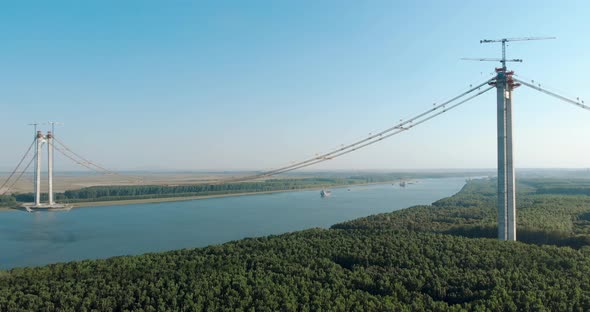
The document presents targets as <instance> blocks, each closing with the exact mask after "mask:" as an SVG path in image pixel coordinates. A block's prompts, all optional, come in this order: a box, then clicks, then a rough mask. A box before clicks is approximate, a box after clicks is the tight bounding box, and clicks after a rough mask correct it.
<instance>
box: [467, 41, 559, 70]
mask: <svg viewBox="0 0 590 312" xmlns="http://www.w3.org/2000/svg"><path fill="white" fill-rule="evenodd" d="M549 39H557V38H556V37H522V38H502V39H483V40H480V41H479V43H497V42H500V43H502V59H500V60H497V59H477V60H479V61H484V60H494V61H500V62H501V63H502V69H504V71H506V62H522V60H518V59H516V60H507V59H506V42H511V41H531V40H549Z"/></svg>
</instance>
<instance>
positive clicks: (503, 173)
mask: <svg viewBox="0 0 590 312" xmlns="http://www.w3.org/2000/svg"><path fill="white" fill-rule="evenodd" d="M545 39H555V37H528V38H503V39H498V40H481V41H480V43H501V44H502V58H501V59H484V58H482V59H467V60H477V61H499V62H500V63H502V67H501V68H496V73H497V75H496V79H495V81H493V82H491V83H490V84H491V85H495V86H496V89H497V123H498V239H499V240H509V241H515V240H516V175H515V171H514V136H513V131H512V128H513V127H512V112H513V109H512V91H513V90H514V89H515V88H517V87H519V86H520V83H517V82H515V80H514V78H512V75H514V72H513V71H508V70H507V68H506V62H522V60H521V59H512V60H507V59H506V42H510V41H529V40H545Z"/></svg>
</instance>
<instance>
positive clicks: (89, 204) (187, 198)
mask: <svg viewBox="0 0 590 312" xmlns="http://www.w3.org/2000/svg"><path fill="white" fill-rule="evenodd" d="M417 181H419V180H408V179H398V180H392V181H382V182H370V183H357V184H338V185H332V186H330V187H328V188H330V189H332V188H345V187H352V186H365V185H379V184H392V183H393V184H396V183H400V182H406V183H416V182H417ZM322 189H323V188H322V187H307V188H298V189H289V190H274V191H254V192H241V193H227V194H217V195H195V196H181V197H161V198H142V199H123V200H109V201H93V202H80V203H72V205H73V207H72V209H74V208H90V207H100V206H115V205H116V206H120V205H136V204H151V203H166V202H180V201H191V200H199V199H211V198H224V197H238V196H248V195H263V194H276V193H286V192H299V191H314V190H315V191H320V190H322ZM318 196H319V195H318ZM18 209H19V208H17V207H0V212H2V211H11V210H18Z"/></svg>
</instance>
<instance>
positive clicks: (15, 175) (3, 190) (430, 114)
mask: <svg viewBox="0 0 590 312" xmlns="http://www.w3.org/2000/svg"><path fill="white" fill-rule="evenodd" d="M543 39H554V38H550V37H535V38H504V39H499V40H482V41H481V43H501V45H502V58H500V59H487V58H480V59H468V60H476V61H495V62H500V63H501V65H502V66H501V67H499V68H496V69H495V75H494V77H493V78H491V79H488V80H486V81H483V82H481V83H479V84H476V85H475V86H473V87H471V88H470V89H468V90H467V91H465V92H462V93H460V94H458V95H456V96H454V97H451V98H450V99H449V100H447V101H445V102H443V103H440V104H435V105H434V106H433V107H431V108H429V109H428V110H426V111H424V112H422V113H419V114H417V115H415V116H413V117H410V118H408V119H405V120H402V121H400V122H398V123H397V124H395V125H392V126H391V127H389V128H387V129H385V130H383V131H380V132H378V133H375V134H370V135H369V136H368V137H366V138H363V139H361V140H358V141H356V142H352V143H350V144H346V145H343V146H341V147H339V148H336V149H333V150H331V151H328V152H326V153H323V154H321V155H316V156H314V157H311V158H308V159H305V160H302V161H299V162H295V163H292V164H290V165H287V166H283V167H279V168H276V169H272V170H268V171H263V172H259V173H256V174H251V175H246V176H241V177H232V178H226V179H217V180H214V181H209V182H207V184H211V185H216V184H226V183H235V182H245V181H251V180H257V179H262V178H266V177H271V176H275V175H278V174H282V173H286V172H290V171H293V170H297V169H301V168H305V167H309V166H313V165H316V164H319V163H322V162H325V161H329V160H332V159H335V158H338V157H341V156H344V155H346V154H349V153H352V152H355V151H357V150H359V149H363V148H365V147H368V146H370V145H373V144H376V143H379V142H381V141H383V140H385V139H388V138H390V137H392V136H395V135H397V134H400V133H402V132H406V131H408V130H411V129H412V128H414V127H416V126H418V125H420V124H423V123H425V122H428V121H429V120H431V119H433V118H435V117H438V116H440V115H442V114H445V113H447V112H449V111H451V110H453V109H455V108H457V107H459V106H461V105H463V104H465V103H467V102H469V101H470V100H472V99H474V98H476V97H478V96H480V95H482V94H484V93H486V92H488V91H490V90H492V89H494V88H495V89H496V94H497V103H496V104H497V152H498V158H497V160H498V204H497V205H498V206H497V209H498V239H500V240H510V241H514V240H516V183H515V179H516V177H515V169H514V149H513V120H512V119H513V118H512V109H513V97H512V93H513V91H514V90H515V89H516V88H518V87H520V86H525V87H528V88H531V89H534V90H537V91H539V92H542V93H544V94H547V95H550V96H552V97H554V98H556V99H559V100H561V101H563V102H566V103H569V104H573V105H575V106H577V107H580V108H582V109H585V110H588V111H590V106H588V105H586V104H585V103H584V101H583V100H580V99H579V98H576V99H572V98H569V97H566V96H563V95H560V94H558V93H555V92H553V91H549V90H547V89H546V88H543V87H541V85H540V84H538V83H537V84H535V83H534V82H533V81H531V82H526V81H523V80H521V79H518V78H517V77H518V75H516V74H515V73H514V72H513V71H509V70H508V69H507V66H506V63H507V62H522V60H520V59H506V43H507V42H511V41H529V40H543ZM44 144H46V145H47V155H48V158H47V159H48V171H47V172H48V180H47V182H48V193H47V203H42V202H41V197H42V194H41V169H42V168H41V163H42V161H41V155H42V150H43V149H42V147H43V145H44ZM33 147H34V148H33ZM54 151H57V152H59V153H60V154H61V155H63V156H65V157H66V158H68V159H70V160H71V161H73V162H75V163H77V164H78V165H80V166H82V167H85V168H87V169H89V170H92V171H95V172H98V173H102V174H111V175H120V176H123V175H121V174H119V173H117V172H114V171H111V170H108V169H106V168H105V167H103V166H100V165H98V164H96V163H94V162H92V161H90V160H88V159H87V158H85V157H83V156H81V155H80V154H78V153H76V152H74V151H73V150H72V149H71V148H70V147H69V146H67V145H66V144H65V143H64V142H62V141H61V140H60V139H59V137H56V136H55V132H54V131H50V132H47V133H46V134H43V133H42V132H41V131H35V137H34V139H33V142H32V143H31V145H30V146H29V147H28V149H27V151H26V152H25V153H24V155H23V157H22V158H21V159H20V161H19V162H18V164H17V165H16V167H15V168H14V170H13V171H12V172H11V174H10V175H9V176H8V178H7V179H6V181H4V182H3V184H2V185H0V195H3V194H7V193H9V192H11V190H12V189H13V187H14V186H15V184H16V183H17V182H18V181H19V180H20V179H21V178H22V176H23V174H24V172H26V171H27V170H28V169H29V167H30V166H31V164H33V163H35V170H34V172H35V174H34V198H35V200H34V202H33V203H26V204H24V207H26V208H27V209H28V210H30V211H33V210H36V209H67V208H69V207H68V206H67V205H64V204H57V203H55V202H54V200H53V153H54ZM129 179H132V178H131V177H129Z"/></svg>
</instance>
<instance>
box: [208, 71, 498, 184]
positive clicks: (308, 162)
mask: <svg viewBox="0 0 590 312" xmlns="http://www.w3.org/2000/svg"><path fill="white" fill-rule="evenodd" d="M491 80H493V79H490V80H488V81H486V82H485V83H483V84H481V85H479V86H477V87H475V88H473V89H471V90H470V91H468V92H466V93H464V94H462V95H461V96H458V97H455V98H453V99H452V100H449V101H447V102H445V103H443V104H440V105H439V106H437V107H435V108H432V109H430V110H428V111H426V112H424V113H422V114H419V115H417V116H415V117H412V118H410V119H408V120H406V121H403V122H401V123H399V124H398V125H396V126H393V127H391V128H389V129H387V130H385V131H382V132H380V133H378V134H375V135H372V136H370V137H368V138H366V139H363V140H361V141H358V142H355V143H353V144H349V145H348V146H346V147H343V148H339V149H337V150H335V151H332V152H329V153H326V154H323V155H321V156H317V157H314V158H312V159H308V160H306V161H302V162H299V163H296V164H293V165H290V166H285V167H282V168H279V169H275V170H270V171H266V172H261V173H259V174H254V175H250V176H245V177H238V178H231V179H223V180H218V181H213V182H212V183H210V184H224V183H230V182H242V181H248V180H254V179H259V178H264V177H268V176H273V175H277V174H281V173H285V172H289V171H293V170H296V169H300V168H305V167H309V166H311V165H315V164H318V163H321V162H324V161H327V160H331V159H334V158H336V157H339V156H342V155H346V154H348V153H351V152H353V151H356V150H358V149H361V148H364V147H366V146H369V145H372V144H375V143H377V142H379V141H382V140H384V139H386V138H389V137H391V136H393V135H396V134H398V133H401V132H404V131H407V130H409V129H411V128H413V127H415V126H417V125H419V124H421V123H424V122H426V121H428V120H430V119H432V118H434V117H436V116H439V115H441V114H443V113H445V112H447V111H449V110H451V109H453V108H455V107H457V106H459V105H461V104H463V103H465V102H467V101H469V100H471V99H473V98H475V97H477V96H479V95H481V94H483V93H485V92H487V91H489V90H491V89H492V88H493V87H489V88H486V89H484V90H482V91H479V92H478V93H476V94H474V95H472V96H470V97H468V98H466V99H464V100H462V101H460V102H458V103H456V104H453V105H452V106H450V107H448V108H446V109H444V110H442V111H440V112H437V113H436V114H434V115H431V116H428V117H427V118H424V119H421V118H423V117H424V116H427V115H428V114H430V113H433V112H434V111H435V110H437V109H439V108H442V107H444V106H445V105H447V104H448V103H450V102H451V101H454V100H456V99H458V98H460V97H463V96H465V95H466V94H468V93H470V92H472V91H474V90H476V89H479V88H481V87H482V86H483V85H485V84H487V83H488V82H490V81H491ZM410 123H412V124H410ZM407 124H410V125H409V126H406V127H403V126H404V125H407ZM396 129H397V131H394V132H392V133H389V134H386V133H388V132H391V131H392V130H396ZM383 134H386V135H383ZM361 143H364V144H361Z"/></svg>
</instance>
